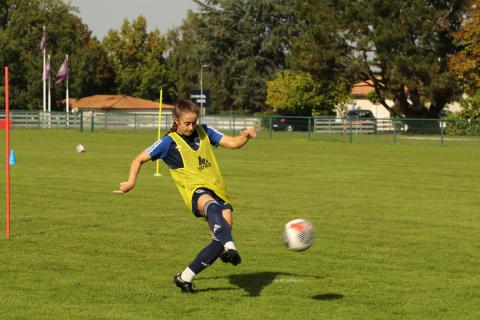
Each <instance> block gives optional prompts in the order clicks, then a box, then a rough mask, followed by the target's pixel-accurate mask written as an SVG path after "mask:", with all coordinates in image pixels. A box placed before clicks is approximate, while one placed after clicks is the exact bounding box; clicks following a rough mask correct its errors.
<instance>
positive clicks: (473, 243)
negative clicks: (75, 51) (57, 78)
mask: <svg viewBox="0 0 480 320" xmlns="http://www.w3.org/2000/svg"><path fill="white" fill-rule="evenodd" d="M154 137H155V132H139V133H132V132H98V133H87V132H85V133H79V132H76V131H75V132H74V131H53V130H52V131H48V130H14V131H12V139H11V140H12V142H11V146H12V148H13V149H14V150H15V153H16V158H17V164H16V165H15V166H13V167H12V237H11V238H10V239H8V240H7V239H5V236H4V234H5V233H4V230H5V228H4V227H5V225H4V217H3V216H4V214H2V217H1V219H0V221H1V224H0V226H1V228H2V238H1V239H0V274H1V275H0V315H1V316H0V318H1V319H49V320H50V319H227V318H228V319H478V318H479V315H480V209H479V208H480V196H479V194H478V191H479V190H480V148H477V147H473V146H472V145H468V144H467V145H464V144H458V145H457V144H452V145H449V144H447V145H445V146H440V145H439V144H436V143H412V144H396V145H393V144H389V143H383V142H381V143H375V141H373V142H371V143H358V144H355V143H354V144H349V143H345V142H334V141H333V142H326V141H319V140H313V141H308V140H306V139H304V138H302V139H298V140H297V139H290V140H278V139H273V140H268V139H257V140H255V141H251V143H250V144H248V145H247V146H246V147H245V148H243V149H240V150H224V149H219V150H217V157H218V160H219V162H220V164H221V167H222V170H223V174H224V177H225V180H226V183H227V187H228V188H229V190H230V192H231V195H232V198H233V204H234V208H235V225H234V237H235V240H236V243H237V247H238V248H239V250H240V252H241V254H242V258H243V262H242V264H241V265H239V266H237V267H233V266H230V265H224V264H222V263H221V262H220V261H218V262H216V263H215V264H214V265H213V266H211V267H210V268H209V269H207V270H206V271H205V272H204V273H202V274H200V275H199V277H198V278H197V279H196V281H195V283H196V289H197V290H198V293H197V294H195V295H185V294H182V293H181V292H180V291H179V289H178V288H176V287H175V286H174V285H173V284H172V277H173V275H174V274H175V273H176V272H178V271H181V270H182V269H183V268H184V267H185V265H186V264H188V263H189V262H190V261H191V260H192V259H193V258H194V256H195V255H196V253H197V252H198V251H199V250H200V249H201V248H203V246H204V245H206V244H207V243H208V242H209V241H210V236H209V232H208V229H207V225H206V223H205V222H204V221H202V220H199V219H195V218H194V217H193V215H192V214H191V213H188V212H187V211H186V209H185V208H184V205H183V203H182V201H181V200H180V197H179V195H178V194H177V191H176V188H175V186H174V185H173V182H172V180H171V178H170V177H169V174H168V171H167V169H166V167H165V166H164V165H163V163H162V167H161V171H162V174H163V177H154V176H153V173H154V171H155V164H154V163H153V162H152V163H149V164H146V165H145V166H144V167H143V168H142V171H141V173H140V176H139V178H138V184H137V186H136V188H135V189H134V190H132V191H131V192H130V193H129V194H126V195H114V194H112V190H113V189H115V188H116V187H117V185H118V183H119V182H120V181H124V180H125V179H126V178H127V174H128V168H129V165H130V161H131V160H132V158H133V157H134V156H135V155H136V154H137V153H138V152H139V151H141V150H142V149H144V148H145V147H147V146H148V145H150V144H151V143H152V142H153V141H154ZM0 138H1V139H2V141H3V140H4V136H3V133H2V135H1V136H0ZM2 143H3V142H2ZM79 143H82V144H84V145H85V146H86V148H87V152H86V153H85V154H77V153H75V151H74V150H75V146H76V145H77V144H79ZM2 150H4V147H3V144H2ZM2 154H3V151H2ZM0 162H1V164H2V168H4V162H5V156H4V155H3V156H2V157H1V159H0ZM2 171H3V172H4V170H2ZM2 176H3V175H2ZM2 179H3V178H2ZM0 192H1V197H2V198H1V199H0V200H1V203H2V204H4V203H5V201H4V194H5V190H4V183H2V184H1V188H0ZM2 212H4V211H3V210H2ZM294 218H307V219H309V220H310V221H312V223H313V224H314V226H315V228H316V235H317V241H316V243H315V244H314V245H313V246H312V247H311V248H310V249H309V250H307V251H305V252H301V253H295V252H290V251H288V250H287V249H286V248H285V247H284V245H283V243H282V229H283V225H284V224H285V223H286V222H287V221H289V220H291V219H294Z"/></svg>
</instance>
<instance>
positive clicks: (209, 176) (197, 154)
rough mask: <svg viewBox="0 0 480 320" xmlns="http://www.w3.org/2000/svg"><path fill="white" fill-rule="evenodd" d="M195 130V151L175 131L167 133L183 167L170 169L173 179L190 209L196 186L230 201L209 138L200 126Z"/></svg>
mask: <svg viewBox="0 0 480 320" xmlns="http://www.w3.org/2000/svg"><path fill="white" fill-rule="evenodd" d="M196 130H197V132H198V135H199V137H200V147H199V148H198V150H196V151H195V150H193V149H192V148H191V147H190V146H189V145H188V144H187V143H186V142H185V140H183V138H182V137H180V136H179V135H178V134H177V133H176V132H172V133H170V134H169V136H171V137H172V139H173V141H175V143H176V144H177V148H178V151H179V152H180V155H181V157H182V160H183V168H178V169H170V173H171V175H172V178H173V181H175V184H176V185H177V188H178V191H179V192H180V195H181V196H182V198H183V201H185V204H186V205H187V207H188V208H189V209H190V210H192V195H193V193H194V192H195V190H196V189H198V188H206V189H210V190H212V191H213V192H215V194H216V195H218V196H219V197H220V198H222V199H223V200H225V202H228V203H230V197H229V196H228V195H227V192H226V190H225V184H224V182H223V177H222V173H221V172H220V168H219V167H218V164H217V159H216V158H215V155H214V153H213V149H212V146H211V145H210V140H209V138H208V136H207V134H206V132H205V130H204V129H203V128H202V126H197V129H196Z"/></svg>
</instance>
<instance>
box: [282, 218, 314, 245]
mask: <svg viewBox="0 0 480 320" xmlns="http://www.w3.org/2000/svg"><path fill="white" fill-rule="evenodd" d="M314 241H315V233H314V230H313V225H312V224H311V223H310V222H308V221H307V220H305V219H295V220H292V221H290V222H288V223H287V224H286V225H285V228H284V229H283V242H284V243H285V245H286V246H287V248H288V249H290V250H292V251H303V250H306V249H308V248H310V246H311V245H312V244H313V242H314Z"/></svg>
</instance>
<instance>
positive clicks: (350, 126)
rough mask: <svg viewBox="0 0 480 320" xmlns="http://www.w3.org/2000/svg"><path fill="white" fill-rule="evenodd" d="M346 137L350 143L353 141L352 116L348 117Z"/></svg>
mask: <svg viewBox="0 0 480 320" xmlns="http://www.w3.org/2000/svg"><path fill="white" fill-rule="evenodd" d="M348 139H349V140H350V143H352V142H353V128H352V118H348Z"/></svg>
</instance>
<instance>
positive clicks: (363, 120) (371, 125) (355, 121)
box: [347, 109, 377, 133]
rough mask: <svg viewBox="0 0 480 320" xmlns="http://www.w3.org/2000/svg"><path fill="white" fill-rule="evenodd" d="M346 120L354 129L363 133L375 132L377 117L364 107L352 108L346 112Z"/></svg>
mask: <svg viewBox="0 0 480 320" xmlns="http://www.w3.org/2000/svg"><path fill="white" fill-rule="evenodd" d="M347 121H348V123H351V125H352V129H353V130H354V131H357V132H358V131H360V132H363V133H376V132H377V119H376V118H375V116H374V115H373V112H372V111H370V110H366V109H353V110H350V111H348V112H347Z"/></svg>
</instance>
